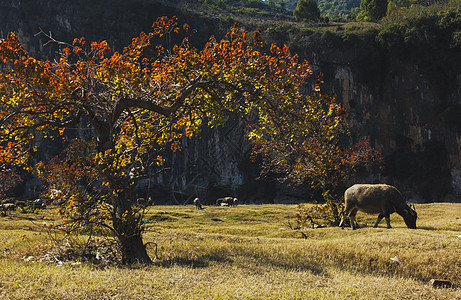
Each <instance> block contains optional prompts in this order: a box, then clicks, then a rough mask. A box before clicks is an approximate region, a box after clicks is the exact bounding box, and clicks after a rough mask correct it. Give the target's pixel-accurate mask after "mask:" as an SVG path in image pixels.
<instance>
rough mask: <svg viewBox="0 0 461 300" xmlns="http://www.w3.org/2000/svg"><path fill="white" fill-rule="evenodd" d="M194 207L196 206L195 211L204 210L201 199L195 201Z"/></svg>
mask: <svg viewBox="0 0 461 300" xmlns="http://www.w3.org/2000/svg"><path fill="white" fill-rule="evenodd" d="M194 205H195V209H203V208H202V204H201V203H200V199H199V198H195V199H194Z"/></svg>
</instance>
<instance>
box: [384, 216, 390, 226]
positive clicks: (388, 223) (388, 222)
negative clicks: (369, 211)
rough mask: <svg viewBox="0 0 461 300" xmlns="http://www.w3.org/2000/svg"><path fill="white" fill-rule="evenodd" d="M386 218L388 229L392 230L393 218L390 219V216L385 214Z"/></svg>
mask: <svg viewBox="0 0 461 300" xmlns="http://www.w3.org/2000/svg"><path fill="white" fill-rule="evenodd" d="M384 218H385V219H386V224H387V228H392V227H391V218H390V217H389V214H385V215H384Z"/></svg>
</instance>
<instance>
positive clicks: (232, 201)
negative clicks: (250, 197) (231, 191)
mask: <svg viewBox="0 0 461 300" xmlns="http://www.w3.org/2000/svg"><path fill="white" fill-rule="evenodd" d="M237 203H238V199H237V198H233V197H223V198H218V199H216V205H217V206H237Z"/></svg>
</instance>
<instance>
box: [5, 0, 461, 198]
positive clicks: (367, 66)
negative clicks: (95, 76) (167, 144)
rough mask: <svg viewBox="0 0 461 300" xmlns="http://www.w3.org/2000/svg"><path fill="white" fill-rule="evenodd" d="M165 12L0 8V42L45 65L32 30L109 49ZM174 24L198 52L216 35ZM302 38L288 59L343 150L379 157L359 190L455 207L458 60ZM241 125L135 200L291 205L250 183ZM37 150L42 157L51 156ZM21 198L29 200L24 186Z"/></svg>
mask: <svg viewBox="0 0 461 300" xmlns="http://www.w3.org/2000/svg"><path fill="white" fill-rule="evenodd" d="M171 3H174V1H173V2H163V1H145V0H133V1H121V0H119V1H118V0H113V1H109V0H103V1H86V0H81V1H58V0H33V1H32V0H29V1H25V0H22V1H21V0H0V36H1V37H5V36H6V34H7V33H8V32H9V31H16V32H18V33H19V36H20V38H21V40H22V41H23V42H24V44H25V45H26V48H27V49H28V50H29V51H30V52H31V53H32V54H33V55H37V56H38V57H48V58H49V57H52V56H53V54H54V51H55V49H53V48H52V47H48V46H46V47H44V46H43V44H44V43H45V42H46V37H45V36H43V35H38V36H35V35H34V34H35V33H37V32H39V31H40V30H43V31H44V32H47V33H48V32H51V34H52V35H53V37H55V38H56V39H58V40H63V41H72V40H73V39H74V38H75V37H81V36H85V37H86V39H87V40H101V39H106V40H107V41H108V43H109V45H111V46H112V47H113V48H115V49H119V48H121V47H122V46H123V45H126V44H127V43H129V42H130V40H131V38H132V37H134V36H136V35H138V34H139V32H141V31H147V30H149V29H150V26H151V24H152V22H153V21H154V20H155V19H156V18H157V17H158V16H161V15H169V16H172V15H178V11H177V10H175V8H174V7H173V6H172V5H173V4H171ZM179 17H180V20H181V22H187V23H189V24H191V25H192V27H195V28H198V29H199V31H200V32H201V33H202V35H201V36H199V37H198V39H199V41H198V44H199V45H202V44H203V43H204V42H205V41H206V38H207V37H209V36H210V35H212V34H216V33H214V32H213V30H214V25H215V24H214V23H216V22H219V21H218V20H214V21H216V22H214V21H210V20H209V19H207V20H205V19H203V20H199V18H198V17H197V16H194V15H191V14H185V13H183V14H182V15H181V12H179ZM194 23H195V25H194ZM216 35H217V34H216ZM300 38H301V39H302V38H303V37H302V36H301V37H300ZM310 39H311V40H310V41H309V42H308V43H304V42H300V43H297V46H295V47H292V51H293V52H297V53H300V54H301V56H303V57H305V58H307V59H308V60H309V61H310V62H311V63H312V64H313V65H315V66H317V67H318V69H319V70H321V71H322V72H323V73H324V81H325V86H324V87H323V88H324V90H326V91H331V92H333V93H335V94H336V95H337V98H338V100H339V101H341V102H342V103H343V104H344V107H345V109H346V110H347V112H348V118H349V122H350V124H351V128H352V130H351V133H352V134H351V142H356V141H359V140H362V139H367V140H368V141H369V142H370V143H371V145H372V146H374V147H376V148H377V149H378V150H380V151H381V152H382V153H383V155H384V157H385V169H384V172H383V174H380V175H376V176H374V177H373V178H371V177H368V178H367V179H365V178H362V179H361V181H365V180H367V181H368V182H370V181H375V182H378V181H379V182H386V183H390V184H393V185H395V186H398V187H399V189H400V190H401V191H402V192H403V193H404V194H405V195H406V196H408V197H410V199H413V200H415V201H421V202H425V201H444V200H451V201H460V199H461V62H460V61H459V55H456V52H453V49H451V50H450V49H449V47H446V49H445V48H443V47H444V46H443V45H442V46H441V47H442V48H441V49H437V50H434V49H420V50H418V51H417V52H415V53H407V52H408V51H407V52H405V53H400V52H399V53H395V52H394V50H395V49H394V50H393V49H392V48H385V47H382V46H381V45H379V44H377V43H376V42H374V41H372V42H370V40H367V39H359V38H349V39H348V38H342V40H341V41H338V40H337V39H332V38H329V39H328V38H327V37H325V36H323V37H320V36H315V35H314V36H312V37H310ZM423 51H429V53H423ZM430 51H432V52H430ZM430 57H437V58H436V59H433V60H431V59H430ZM242 126H243V125H242V124H240V123H239V122H238V120H232V119H230V120H229V121H228V122H227V123H226V124H225V126H223V127H218V128H213V129H205V131H204V132H203V135H202V136H201V137H200V138H199V137H197V138H194V139H192V140H187V141H184V147H183V151H181V152H176V153H172V154H171V159H169V160H168V161H167V164H169V165H168V167H170V168H171V170H172V171H170V172H167V173H165V174H162V175H161V176H159V177H156V178H152V180H151V181H150V183H149V182H147V181H146V182H143V183H142V184H141V185H140V188H139V190H140V194H142V195H141V196H142V197H145V196H146V194H150V195H151V196H152V199H162V200H158V201H156V203H159V202H160V203H164V202H170V203H186V202H190V203H192V199H194V198H195V197H197V196H198V197H199V198H200V199H201V200H202V203H203V204H209V203H212V201H214V199H216V198H218V197H222V196H227V195H232V196H238V198H239V199H241V201H242V202H244V203H245V202H249V201H251V202H260V201H264V202H274V201H275V202H283V201H286V200H287V199H291V201H292V202H293V201H295V200H293V199H296V198H293V197H295V196H293V195H291V196H288V195H287V191H290V190H291V189H290V188H288V187H286V186H283V185H277V184H274V183H272V182H265V181H257V180H256V178H257V176H258V172H259V171H258V168H257V164H255V163H253V162H251V161H250V159H249V152H250V145H249V144H248V142H247V141H246V140H245V137H244V136H243V127H242ZM56 147H58V146H56ZM43 151H45V152H47V153H44V154H43V155H44V156H45V157H47V156H50V155H51V154H50V153H52V152H53V151H56V149H49V148H46V149H44V150H43ZM48 152H49V153H48ZM30 182H31V185H34V184H35V185H37V184H38V182H36V181H35V182H34V181H33V180H32V181H30ZM32 183H33V184H32ZM370 183H371V182H370ZM27 190H28V191H29V193H31V194H33V193H34V192H35V188H34V187H29V188H28V189H27ZM298 195H299V194H298ZM24 197H32V195H27V196H24Z"/></svg>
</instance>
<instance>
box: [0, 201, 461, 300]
mask: <svg viewBox="0 0 461 300" xmlns="http://www.w3.org/2000/svg"><path fill="white" fill-rule="evenodd" d="M416 208H417V211H418V216H419V219H418V227H419V228H418V229H416V230H409V229H407V228H406V227H405V225H404V223H403V220H402V219H401V218H400V217H399V216H398V215H396V214H394V215H392V216H391V224H392V226H393V227H394V228H393V229H386V228H385V224H384V222H383V224H381V226H380V227H379V228H376V229H375V228H371V226H372V224H373V223H374V220H375V216H371V215H365V214H360V213H359V214H358V216H357V217H358V220H359V223H360V224H361V225H362V228H361V229H359V230H355V231H352V230H351V229H348V228H346V229H344V230H341V229H339V228H318V229H303V230H302V232H303V233H304V234H305V235H307V237H308V238H307V239H303V238H302V235H301V232H300V231H294V230H290V229H289V227H288V220H289V219H290V218H292V217H293V215H294V214H295V213H296V205H240V206H238V207H206V209H204V210H199V211H198V210H194V209H193V207H192V206H155V207H152V208H151V209H150V210H149V212H148V214H147V216H146V219H147V220H149V221H148V230H147V232H146V234H145V240H146V242H148V241H154V242H156V243H157V244H158V245H159V251H158V254H159V256H160V259H157V260H155V262H154V264H153V265H152V266H136V267H132V268H124V267H115V266H105V267H104V266H101V265H92V264H89V263H79V262H64V263H51V262H48V261H43V260H42V258H43V257H44V256H45V255H46V253H47V252H48V251H50V250H51V246H50V245H49V241H48V240H47V239H46V235H45V234H44V233H42V226H41V223H42V222H44V221H46V222H48V220H49V219H50V218H52V216H50V211H49V210H47V211H42V212H40V213H38V214H19V213H13V214H12V215H10V216H8V217H3V218H0V298H1V299H346V298H347V299H461V288H460V286H461V276H460V274H461V259H460V255H459V254H460V253H461V237H460V236H461V204H449V203H437V204H423V205H417V207H416ZM44 217H45V218H46V219H45V220H44V219H43V218H44ZM151 254H152V256H153V250H152V253H151ZM394 256H397V257H398V258H399V259H400V261H401V262H402V265H399V264H397V263H395V262H393V261H392V260H390V258H391V257H394ZM431 278H437V279H445V280H450V281H451V282H452V283H453V284H455V287H454V288H440V289H435V288H432V287H431V286H430V285H429V284H428V282H429V280H430V279H431Z"/></svg>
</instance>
